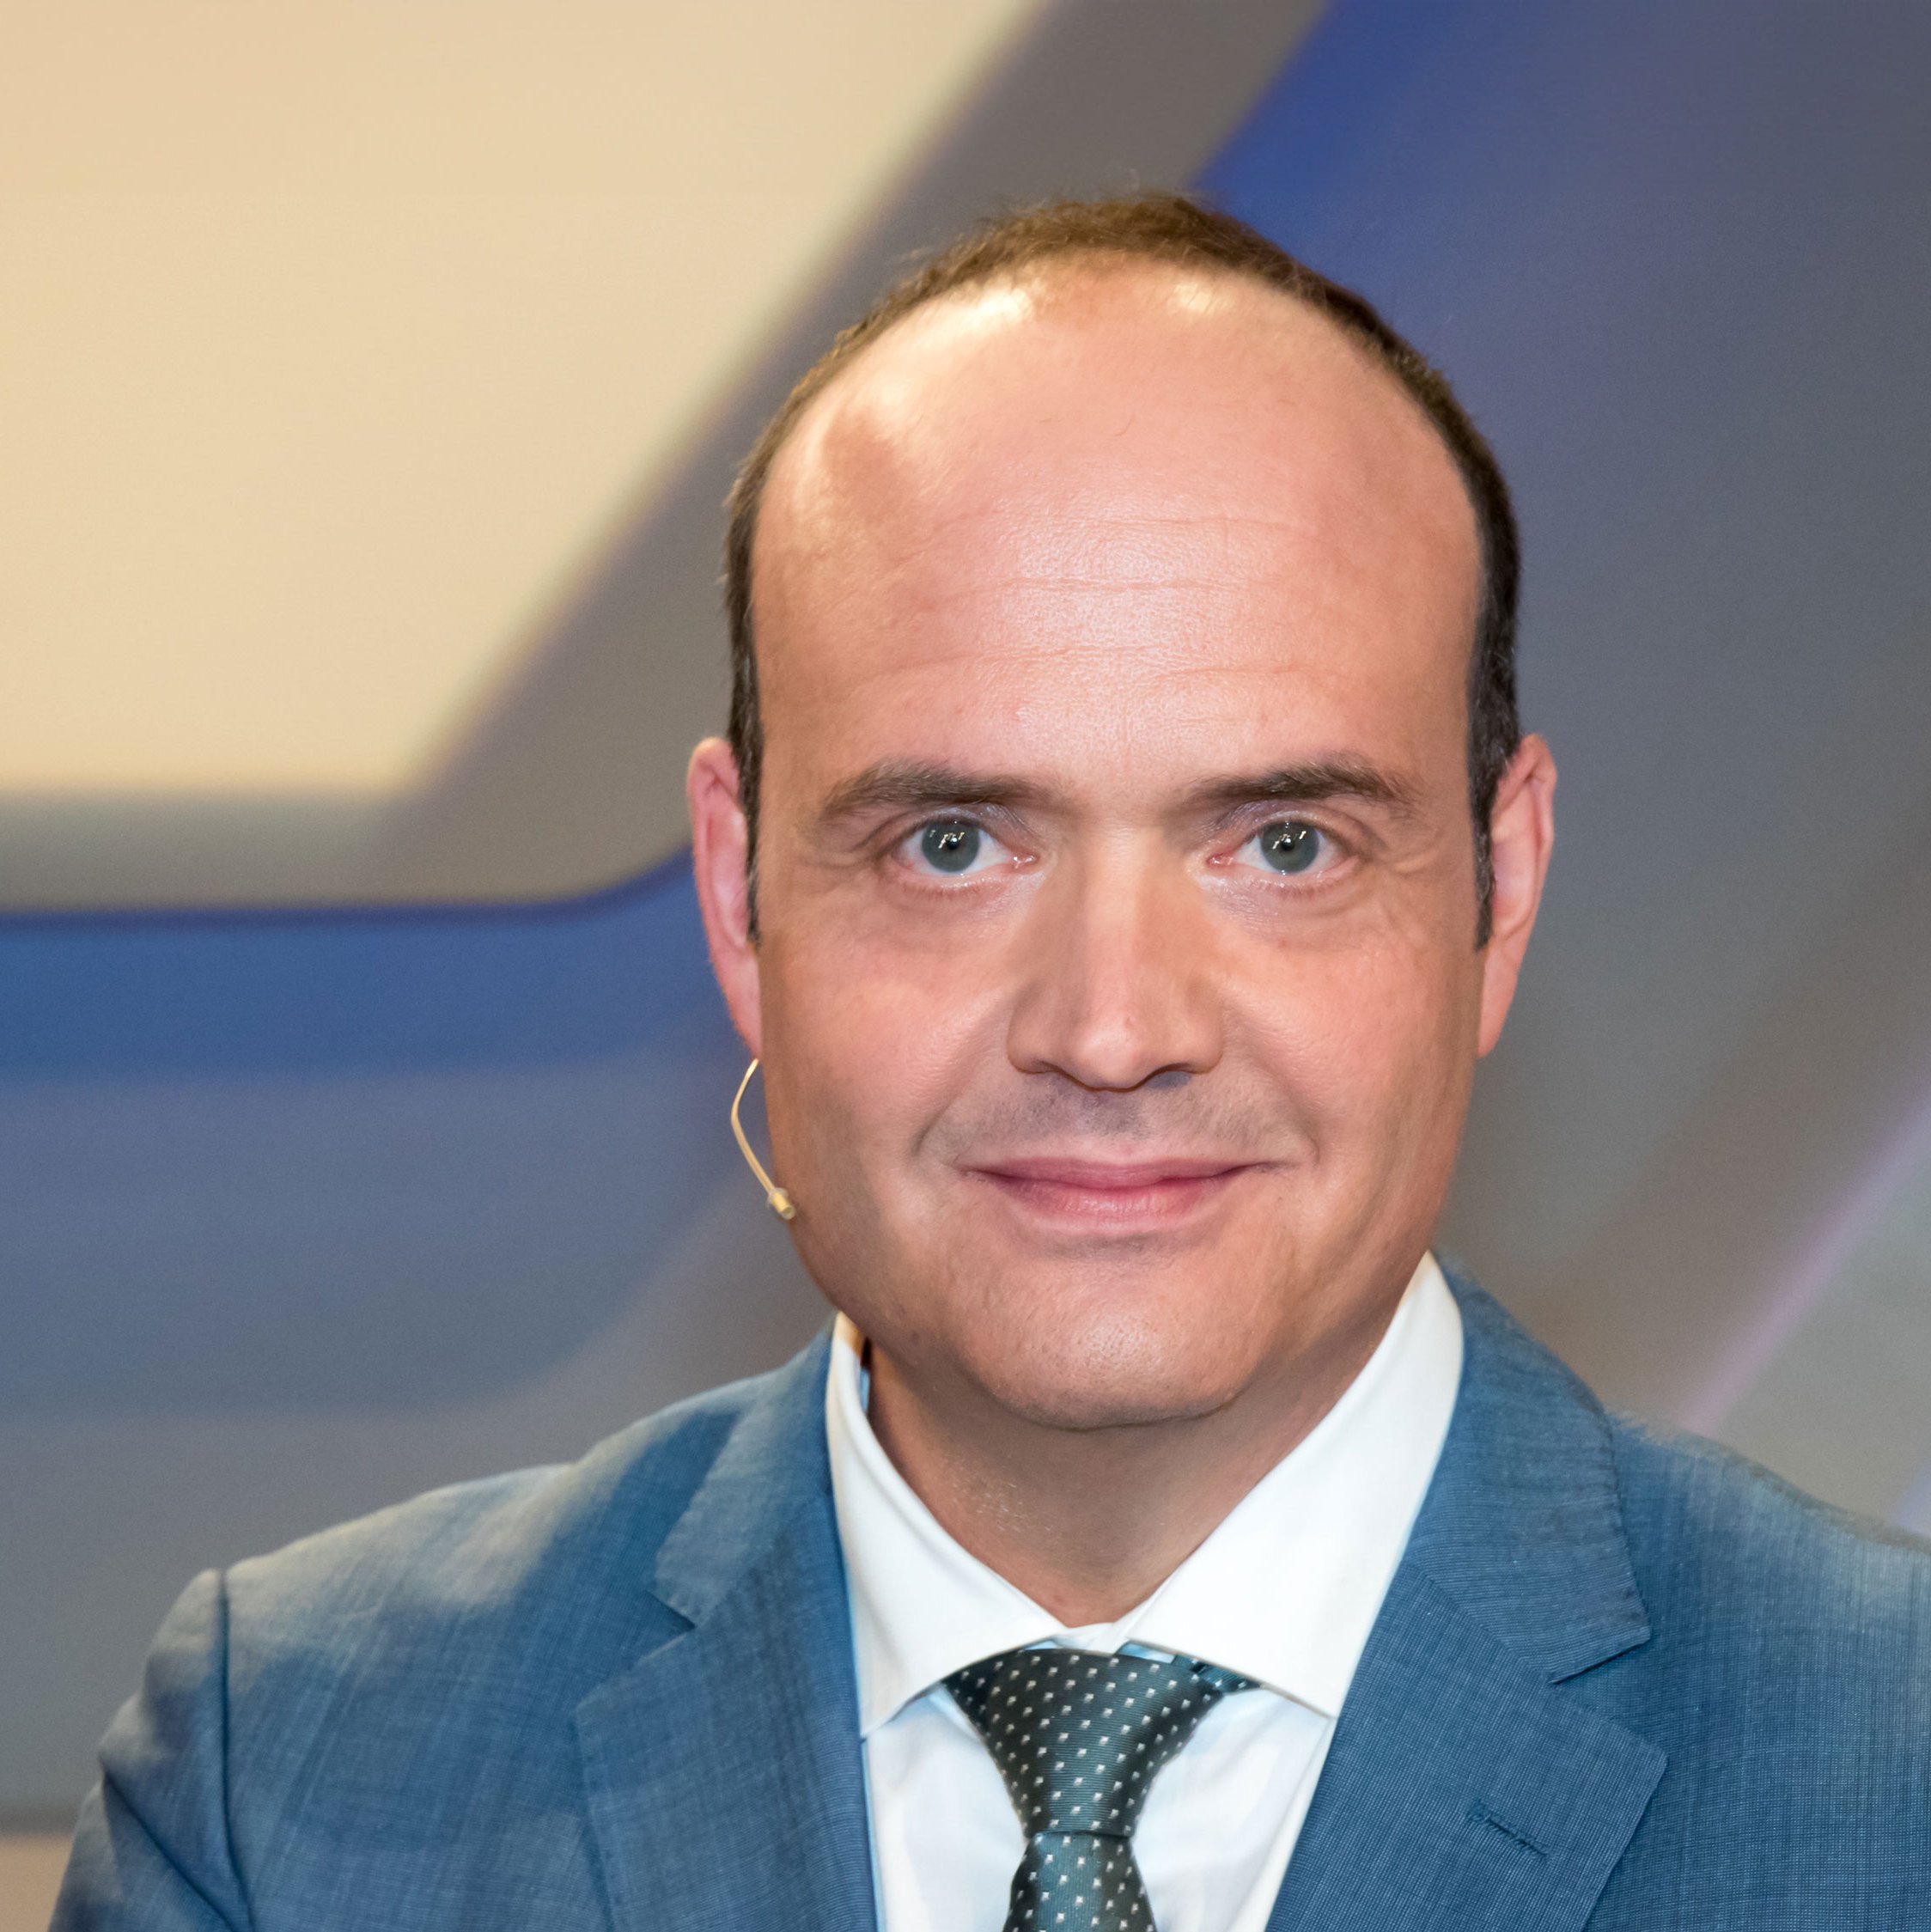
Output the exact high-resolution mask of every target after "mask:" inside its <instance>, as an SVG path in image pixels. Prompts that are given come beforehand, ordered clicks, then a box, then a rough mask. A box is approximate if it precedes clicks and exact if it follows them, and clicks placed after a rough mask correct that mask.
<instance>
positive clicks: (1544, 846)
mask: <svg viewBox="0 0 1931 1932" xmlns="http://www.w3.org/2000/svg"><path fill="white" fill-rule="evenodd" d="M1555 844H1556V761H1555V759H1553V758H1551V757H1550V753H1549V747H1548V746H1547V745H1545V744H1544V742H1543V740H1541V739H1540V738H1538V737H1537V736H1535V735H1534V734H1530V735H1529V736H1528V737H1526V738H1525V739H1524V740H1522V742H1521V743H1520V745H1518V746H1517V747H1516V748H1515V755H1514V758H1512V759H1510V760H1509V761H1508V770H1507V771H1504V772H1503V773H1502V783H1500V784H1499V785H1498V786H1496V788H1495V808H1494V810H1493V811H1491V812H1490V813H1489V854H1490V856H1491V859H1492V862H1493V863H1494V866H1495V894H1494V897H1493V899H1491V900H1490V902H1489V943H1488V945H1487V946H1486V947H1485V948H1483V955H1482V1016H1481V1027H1480V1031H1479V1033H1478V1036H1477V1047H1476V1051H1477V1052H1479V1053H1486V1052H1487V1051H1489V1048H1490V1047H1492V1046H1493V1045H1495V1042H1496V1041H1497V1040H1498V1039H1501V1038H1502V1021H1504V1020H1506V1019H1507V1018H1508V1009H1509V1004H1510V1003H1511V1002H1512V1001H1513V1000H1514V997H1515V982H1516V980H1517V978H1519V977H1520V973H1521V971H1522V955H1523V954H1524V953H1526V951H1527V950H1528V945H1529V934H1530V932H1531V931H1532V929H1533V928H1534V926H1535V916H1536V911H1537V909H1538V907H1539V906H1540V905H1541V904H1542V885H1543V881H1544V880H1545V879H1546V878H1547V877H1548V876H1549V855H1550V852H1551V851H1552V850H1554V848H1555Z"/></svg>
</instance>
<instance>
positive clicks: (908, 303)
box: [724, 193, 1521, 946]
mask: <svg viewBox="0 0 1931 1932" xmlns="http://www.w3.org/2000/svg"><path fill="white" fill-rule="evenodd" d="M1081 258H1084V259H1088V260H1091V261H1093V262H1096V263H1104V262H1108V261H1116V262H1136V261H1148V262H1164V263H1168V264H1171V265H1173V266H1174V267H1176V268H1182V269H1201V268H1205V269H1219V270H1223V271H1227V272H1229V273H1232V274H1234V275H1242V276H1247V277H1252V279H1253V280H1255V281H1257V282H1260V283H1264V284H1265V285H1266V286H1267V287H1269V288H1270V289H1279V290H1280V291H1281V292H1282V294H1283V295H1288V296H1293V297H1294V299H1295V300H1296V301H1297V302H1304V303H1306V304H1307V306H1308V307H1309V308H1313V309H1314V310H1316V311H1317V312H1318V313H1319V314H1322V315H1325V316H1326V317H1327V318H1328V320H1330V321H1331V322H1333V323H1334V324H1336V326H1338V327H1339V328H1341V329H1342V330H1343V331H1344V332H1346V333H1347V334H1348V335H1349V336H1351V337H1352V338H1354V339H1355V341H1356V342H1358V343H1360V344H1362V345H1363V346H1364V347H1365V348H1367V349H1368V350H1369V352H1370V353H1371V354H1373V355H1374V357H1375V359H1376V360H1377V361H1378V362H1380V363H1381V364H1382V366H1383V367H1384V368H1386V369H1387V370H1388V372H1389V373H1390V374H1391V375H1392V376H1394V378H1395V379H1396V381H1398V382H1399V383H1400V384H1401V386H1402V387H1403V388H1404V389H1405V390H1406V391H1407V392H1408V393H1409V394H1410V396H1412V397H1413V398H1414V399H1415V401H1416V403H1417V404H1419V405H1421V408H1422V411H1423V413H1424V414H1425V415H1426V416H1427V417H1428V420H1429V421H1430V422H1431V423H1432V424H1434V425H1435V430H1436V433H1437V434H1438V435H1439V436H1441V440H1442V442H1444V443H1446V444H1447V448H1448V453H1449V454H1450V455H1451V456H1452V457H1453V459H1454V461H1455V466H1456V468H1457V469H1458V470H1459V472H1461V478H1462V483H1463V485H1464V487H1465V489H1466V490H1467V491H1468V496H1469V501H1470V503H1471V506H1472V507H1473V509H1474V511H1475V521H1476V527H1477V534H1478V537H1479V539H1480V543H1481V550H1482V599H1481V607H1480V610H1479V612H1478V613H1477V618H1476V624H1475V637H1474V640H1473V648H1472V649H1471V655H1470V660H1469V674H1468V793H1469V806H1470V809H1471V814H1473V818H1474V823H1475V872H1476V892H1477V902H1478V904H1479V905H1480V908H1481V912H1480V918H1479V923H1478V926H1477V933H1476V944H1477V946H1482V945H1485V944H1486V943H1487V942H1488V937H1489V904H1490V900H1491V898H1492V896H1493V893H1494V889H1495V866H1494V862H1493V858H1492V856H1491V853H1490V850H1489V814H1490V813H1491V812H1492V811H1493V810H1494V808H1495V789H1496V787H1497V786H1498V785H1499V784H1500V783H1501V782H1502V773H1503V771H1505V770H1507V768H1508V761H1509V759H1511V758H1513V757H1514V753H1515V748H1516V747H1517V745H1518V744H1519V743H1520V740H1521V724H1520V719H1519V718H1518V716H1517V713H1516V708H1515V609H1516V601H1517V594H1518V585H1519V581H1520V571H1521V541H1520V535H1519V533H1518V531H1517V528H1516V523H1515V511H1514V506H1513V505H1512V504H1511V503H1510V502H1509V497H1508V485H1507V484H1506V483H1505V482H1504V481H1503V480H1502V470H1501V467H1500V466H1498V465H1497V463H1496V461H1495V456H1494V455H1493V454H1492V453H1491V452H1490V450H1489V446H1488V444H1487V443H1486V442H1483V439H1482V436H1481V433H1480V431H1479V430H1477V429H1476V427H1475V425H1474V424H1473V423H1471V421H1470V420H1469V417H1468V412H1467V411H1465V409H1464V408H1463V407H1462V405H1461V404H1460V403H1459V402H1458V401H1457V400H1456V399H1455V394H1454V392H1453V390H1452V389H1451V388H1450V387H1448V383H1447V379H1446V378H1445V377H1444V376H1443V375H1441V373H1440V372H1439V371H1438V370H1436V369H1435V368H1434V367H1433V366H1432V365H1431V364H1430V363H1428V359H1427V358H1426V357H1424V356H1422V353H1421V352H1420V351H1419V350H1416V348H1415V347H1414V346H1413V345H1412V344H1410V343H1409V342H1407V341H1406V340H1405V339H1404V338H1402V337H1401V336H1399V335H1398V334H1397V333H1396V332H1394V330H1393V329H1392V328H1390V327H1389V326H1388V325H1387V323H1386V322H1385V321H1383V320H1382V319H1381V317H1380V314H1377V313H1376V311H1375V310H1374V308H1373V307H1372V306H1371V305H1370V304H1369V303H1368V302H1365V301H1364V300H1363V299H1362V298H1361V296H1358V295H1356V294H1355V292H1354V291H1353V290H1352V289H1344V288H1343V287H1341V286H1340V284H1339V283H1335V282H1331V281H1329V280H1328V279H1327V277H1325V275H1319V274H1317V273H1316V272H1315V271H1313V269H1311V268H1309V267H1308V266H1307V265H1306V264H1305V263H1303V262H1301V261H1297V260H1296V259H1294V256H1292V255H1290V254H1289V253H1288V252H1287V250H1286V249H1284V248H1281V247H1276V245H1275V244H1274V243H1273V242H1271V241H1269V240H1268V239H1267V237H1266V236H1265V235H1262V234H1261V233H1260V232H1259V231H1258V229H1252V228H1249V227H1248V226H1247V224H1246V222H1240V221H1236V220H1235V219H1234V216H1231V215H1226V214H1222V213H1221V211H1220V210H1217V209H1215V208H1210V207H1208V206H1206V205H1205V204H1203V203H1201V202H1200V201H1198V200H1196V199H1194V198H1191V197H1190V196H1187V195H1181V194H1171V193H1154V194H1142V195H1134V196H1130V197H1126V198H1119V199H1115V200H1108V201H1055V202H1048V203H1045V204H1042V205H1040V206H1039V207H1033V208H1025V209H1020V210H1018V211H1016V212H1014V213H1011V214H1007V215H1004V216H999V217H997V218H996V219H993V220H990V221H987V222H982V223H981V224H980V225H979V226H978V228H976V229H972V231H971V232H970V233H968V234H966V235H964V236H963V237H961V238H960V239H959V241H955V242H953V245H952V246H951V247H949V248H947V249H946V250H945V251H944V252H943V253H941V254H938V255H935V257H933V258H932V259H931V260H929V261H928V262H927V263H926V264H925V265H924V266H923V267H922V268H920V269H918V270H917V271H914V272H913V273H911V274H910V275H908V276H906V277H905V278H904V279H903V280H901V281H899V282H898V283H896V284H895V285H894V286H893V287H892V288H890V289H887V290H886V293H885V294H884V295H882V296H880V298H879V299H878V301H877V302H874V303H873V305H872V306H871V308H869V309H868V310H867V311H866V312H865V314H863V315H862V316H861V317H860V318H859V319H858V320H857V321H856V322H854V323H853V324H852V325H851V326H850V328H848V329H846V330H844V332H843V333H842V334H840V335H839V336H838V338H837V340H836V341H834V342H833V343H832V344H831V347H830V348H829V349H827V350H825V353H824V355H822V356H821V357H819V359H818V361H817V362H816V363H813V366H812V368H811V369H809V370H808V371H807V373H806V375H804V376H803V377H802V378H801V381H799V382H798V384H797V386H796V387H795V388H794V389H793V390H792V392H791V393H790V394H789V396H787V397H786V398H785V399H784V402H783V406H782V407H781V408H780V409H779V410H778V411H777V414H776V415H775V416H773V417H771V421H770V422H769V423H767V424H765V425H764V433H763V434H762V435H761V436H759V437H758V441H757V442H756V444H755V445H754V446H753V448H752V451H751V454H750V455H749V456H748V457H746V460H745V463H744V467H743V468H742V469H741V470H740V471H739V472H738V477H737V481H736V483H735V484H734V485H733V487H732V491H731V495H730V498H729V503H728V509H729V511H730V527H729V530H728V534H727V536H726V538H725V545H724V583H725V608H726V612H727V614H728V618H729V620H730V631H731V713H730V725H729V735H730V744H731V751H732V754H733V756H734V758H735V759H736V760H737V766H738V783H739V788H740V789H739V795H740V801H741V803H742V806H743V810H744V815H745V823H746V827H747V829H748V831H749V833H750V841H751V844H750V853H751V863H752V879H753V881H755V878H756V864H757V853H758V776H759V767H760V765H762V763H763V755H764V723H763V720H762V718H761V717H760V716H759V712H758V655H757V649H756V644H755V640H754V637H753V634H752V609H751V588H752V550H753V547H754V545H756V542H757V539H758V509H759V506H760V504H761V503H762V502H763V499H764V485H765V483H766V481H767V480H768V479H769V478H770V476H771V465H772V464H773V463H774V462H775V461H776V460H777V454H778V452H779V451H780V450H781V449H782V448H783V447H784V444H785V442H786V441H787V439H788V438H789V436H790V434H791V432H792V430H794V429H795V427H796V426H797V423H798V418H799V417H801V415H803V413H804V412H805V411H806V410H807V408H808V407H809V406H810V405H811V404H812V402H813V400H814V399H816V398H817V397H818V396H819V394H820V393H822V392H823V391H824V389H825V387H826V386H827V384H829V383H830V382H831V379H832V378H833V377H834V376H836V375H838V373H839V372H840V370H842V369H844V368H846V367H847V366H848V365H849V364H850V363H851V362H852V361H853V360H854V359H855V358H856V357H858V356H859V355H860V354H862V352H863V350H865V349H866V348H868V346H869V345H870V344H872V343H874V342H875V341H876V340H877V339H878V338H879V337H880V336H881V335H882V334H884V332H886V330H887V329H889V328H890V327H891V326H892V324H893V323H895V322H898V321H899V320H903V319H904V318H905V316H907V315H909V314H911V313H912V311H913V310H914V309H917V308H923V307H924V306H925V304H926V303H927V302H936V301H938V300H939V299H940V298H941V296H949V295H952V294H953V293H955V292H957V291H959V290H960V289H973V288H978V287H981V286H984V284H987V283H996V282H1000V281H1008V280H1012V279H1014V278H1016V277H1021V276H1024V275H1026V274H1028V273H1031V272H1033V271H1038V270H1039V269H1041V268H1043V267H1045V266H1046V265H1051V264H1054V263H1059V262H1064V261H1071V260H1077V259H1081ZM754 889H755V888H754ZM753 903H754V904H755V900H754V901H753Z"/></svg>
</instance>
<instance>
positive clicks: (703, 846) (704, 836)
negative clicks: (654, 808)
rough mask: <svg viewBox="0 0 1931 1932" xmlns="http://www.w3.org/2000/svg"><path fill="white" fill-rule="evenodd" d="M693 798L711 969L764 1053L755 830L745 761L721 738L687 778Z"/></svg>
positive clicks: (752, 1044) (753, 1045)
mask: <svg viewBox="0 0 1931 1932" xmlns="http://www.w3.org/2000/svg"><path fill="white" fill-rule="evenodd" d="M684 789H685V796H686V797H687V798H688V799H689V800H690V802H691V869H692V870H693V871H694V873H695V874H696V875H697V906H698V910H699V911H701V912H702V913H703V914H704V938H705V941H706V942H707V943H708V944H709V945H710V969H711V971H712V972H715V973H716V975H717V984H718V985H719V986H720V987H721V988H722V990H723V994H724V1003H725V1005H726V1006H727V1007H728V1008H729V1009H730V1014H731V1021H732V1024H733V1025H734V1026H735V1027H736V1028H737V1029H738V1032H739V1033H740V1035H741V1036H742V1038H743V1039H744V1043H745V1045H746V1046H748V1047H749V1048H750V1049H751V1051H752V1055H753V1056H754V1057H757V1056H759V1055H761V1054H762V1052H763V1051H764V1047H763V1039H764V1025H763V1015H762V1012H761V1009H760V1005H759V1001H758V949H757V947H756V946H755V944H754V943H753V942H752V937H751V870H750V867H751V835H750V830H749V828H748V827H747V826H746V823H745V816H744V808H743V805H742V804H741V802H740V800H739V796H738V762H737V760H736V759H734V758H733V757H732V756H731V747H729V746H728V745H727V744H726V743H725V742H724V740H722V738H706V739H705V740H704V742H703V743H702V744H700V745H699V746H698V747H697V749H696V750H695V751H694V752H692V753H691V764H690V767H689V769H688V770H687V771H685V775H684Z"/></svg>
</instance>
